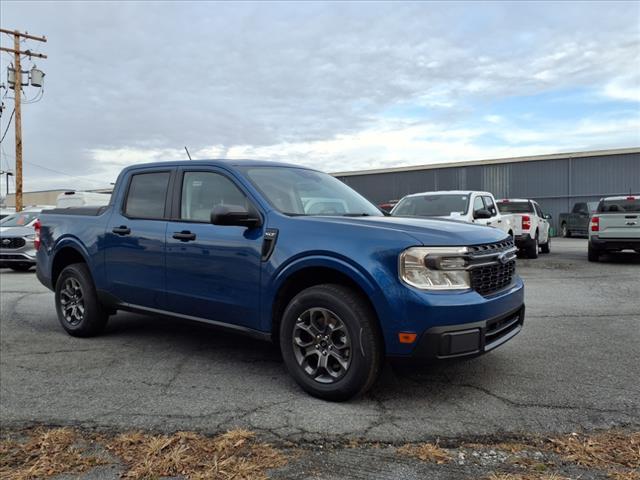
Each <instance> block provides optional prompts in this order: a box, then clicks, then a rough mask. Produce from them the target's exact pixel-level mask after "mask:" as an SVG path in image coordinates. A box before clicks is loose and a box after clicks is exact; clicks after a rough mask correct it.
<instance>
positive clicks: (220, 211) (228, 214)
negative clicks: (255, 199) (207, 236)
mask: <svg viewBox="0 0 640 480" xmlns="http://www.w3.org/2000/svg"><path fill="white" fill-rule="evenodd" d="M211 223H213V224H214V225H225V226H237V227H247V228H255V227H259V226H260V225H262V219H261V218H260V214H258V212H257V211H256V209H255V208H253V207H249V209H248V210H247V209H246V208H245V207H244V206H240V205H218V206H217V207H215V208H214V209H213V210H212V211H211Z"/></svg>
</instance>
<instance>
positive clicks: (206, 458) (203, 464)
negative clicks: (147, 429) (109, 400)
mask: <svg viewBox="0 0 640 480" xmlns="http://www.w3.org/2000/svg"><path fill="white" fill-rule="evenodd" d="M23 433H24V435H23V436H24V440H16V439H12V438H10V436H7V435H5V437H4V438H3V439H1V440H0V478H1V479H2V480H31V479H36V478H38V479H41V478H49V477H52V476H55V475H59V474H61V473H71V474H79V473H82V472H84V471H87V470H89V469H91V468H93V467H95V466H97V465H101V464H105V463H111V462H108V461H106V460H105V459H102V458H98V457H96V456H95V455H92V454H91V453H90V452H86V451H83V449H82V448H81V447H80V446H79V445H82V444H83V443H86V442H95V443H97V444H98V445H101V446H103V447H104V448H106V449H107V450H108V451H109V452H111V453H112V454H113V455H115V456H117V457H119V458H120V460H121V462H122V463H123V465H124V467H125V473H124V474H123V477H124V478H129V479H149V478H158V477H162V476H177V475H180V476H184V477H186V478H188V479H221V480H222V479H224V480H229V479H234V480H244V479H251V480H257V479H264V478H266V472H267V470H268V469H270V468H276V467H280V466H283V465H284V464H285V463H286V459H285V457H284V455H282V453H280V451H278V450H276V449H275V448H273V447H272V446H270V445H269V444H266V443H260V442H257V441H256V440H255V435H254V434H253V433H252V432H249V431H247V430H233V431H229V432H227V433H225V434H222V435H218V436H217V437H213V438H211V437H205V436H204V435H199V434H196V433H191V432H179V433H176V434H173V435H151V434H146V433H141V432H133V433H123V434H120V435H116V436H110V435H95V434H94V435H90V434H87V435H82V433H80V432H78V431H76V430H73V429H70V428H55V429H45V428H36V429H33V430H28V431H25V432H23Z"/></svg>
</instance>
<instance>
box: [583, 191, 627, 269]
mask: <svg viewBox="0 0 640 480" xmlns="http://www.w3.org/2000/svg"><path fill="white" fill-rule="evenodd" d="M588 249H589V250H588V258H589V261H590V262H597V261H598V260H600V255H601V254H603V253H605V252H617V251H621V250H635V251H636V252H638V253H640V195H627V196H621V197H606V198H603V199H602V200H600V202H599V203H598V208H597V210H596V213H595V215H594V216H593V217H591V222H590V225H589V247H588Z"/></svg>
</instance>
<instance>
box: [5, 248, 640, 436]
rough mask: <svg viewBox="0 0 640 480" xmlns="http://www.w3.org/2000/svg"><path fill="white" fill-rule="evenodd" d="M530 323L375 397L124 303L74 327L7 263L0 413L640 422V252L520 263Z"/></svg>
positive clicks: (555, 252)
mask: <svg viewBox="0 0 640 480" xmlns="http://www.w3.org/2000/svg"><path fill="white" fill-rule="evenodd" d="M518 269H519V273H520V275H521V276H522V277H523V278H524V279H525V283H526V304H527V317H526V322H525V327H524V330H523V331H522V332H521V333H520V334H519V335H518V336H517V337H516V338H515V339H513V340H512V341H510V342H508V343H507V344H506V345H504V346H502V347H500V348H499V349H497V350H495V351H494V352H492V353H490V354H487V355H485V356H483V357H480V358H475V359H471V360H466V361H457V362H445V363H438V364H431V365H415V364H414V365H387V366H386V367H385V369H384V371H383V374H382V376H381V378H380V380H379V382H378V383H377V384H376V386H375V387H374V388H373V390H372V391H371V392H370V393H369V394H367V395H366V396H365V397H363V398H360V399H357V400H353V401H350V402H347V403H330V402H325V401H321V400H317V399H314V398H312V397H310V396H308V395H306V394H305V393H304V392H303V391H301V390H300V389H299V388H298V387H297V386H296V384H295V383H294V382H293V380H292V379H291V378H290V377H289V375H288V374H287V373H286V371H285V368H284V365H283V363H282V361H281V359H280V355H279V353H278V351H277V349H276V348H275V347H273V346H272V345H270V344H268V343H262V342H260V341H257V340H253V339H250V338H246V337H243V336H238V335H235V334H229V333H222V332H220V331H218V330H215V329H213V328H210V327H206V326H202V325H198V324H192V323H186V322H184V321H180V320H168V319H161V318H155V317H144V316H139V315H134V314H129V313H119V314H118V315H117V316H115V317H112V318H111V320H110V322H109V325H108V327H107V330H106V332H105V334H104V335H102V336H100V337H96V338H91V339H78V338H72V337H70V336H68V335H67V334H66V333H65V332H64V331H63V330H62V328H61V327H60V326H59V324H58V320H57V318H56V314H55V309H54V305H53V293H51V292H50V291H48V290H47V289H45V288H44V287H43V286H41V285H40V284H39V283H38V281H37V280H36V278H35V275H34V273H33V272H30V273H16V272H13V271H10V270H2V271H1V273H0V309H1V315H0V424H1V425H2V427H3V428H18V427H22V426H28V425H32V424H46V425H72V426H79V427H86V428H101V429H138V428H140V429H150V430H156V431H176V430H197V431H199V432H203V433H216V432H220V431H223V430H227V429H231V428H234V427H245V428H249V429H251V430H254V431H256V432H258V433H259V434H260V435H261V436H263V437H264V438H267V439H272V440H275V441H278V440H287V441H292V442H318V441H322V442H337V441H349V440H353V439H358V440H360V441H365V442H376V441H380V442H389V443H401V442H416V441H422V440H433V439H434V438H441V439H442V438H460V437H468V438H473V437H477V436H486V435H490V436H500V435H506V434H517V433H528V434H529V433H531V434H536V433H542V434H549V433H562V432H571V431H589V430H594V429H601V428H610V427H627V428H638V427H640V381H639V379H640V256H638V255H635V254H632V253H621V254H616V255H611V256H608V257H606V258H603V261H602V262H600V263H589V262H587V254H586V240H584V239H554V240H553V243H552V253H551V254H549V255H540V257H539V258H538V259H536V260H523V259H519V260H518Z"/></svg>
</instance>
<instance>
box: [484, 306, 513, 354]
mask: <svg viewBox="0 0 640 480" xmlns="http://www.w3.org/2000/svg"><path fill="white" fill-rule="evenodd" d="M521 317H522V310H518V311H517V312H516V313H514V314H511V315H508V316H506V317H503V318H500V319H498V320H493V321H489V322H487V329H486V331H485V334H484V339H485V347H486V348H491V346H492V344H495V343H497V342H499V341H500V339H501V338H503V337H505V336H507V335H509V334H510V333H511V332H512V331H513V330H515V329H516V328H518V326H519V325H522V318H521Z"/></svg>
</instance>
